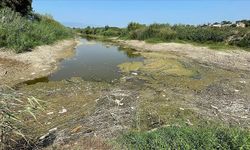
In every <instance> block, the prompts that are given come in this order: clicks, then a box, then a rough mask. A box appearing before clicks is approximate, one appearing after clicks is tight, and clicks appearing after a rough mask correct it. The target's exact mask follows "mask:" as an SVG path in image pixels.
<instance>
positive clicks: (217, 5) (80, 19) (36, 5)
mask: <svg viewBox="0 0 250 150" xmlns="http://www.w3.org/2000/svg"><path fill="white" fill-rule="evenodd" d="M33 9H34V11H35V12H38V13H42V14H50V15H52V16H53V17H54V18H55V19H56V20H58V21H60V22H61V23H63V24H64V25H67V26H77V27H81V26H87V25H90V26H105V25H110V26H119V27H125V26H126V25H127V24H128V23H129V22H131V21H135V22H140V23H144V24H150V23H156V22H157V23H171V24H176V23H184V24H202V23H208V22H215V21H222V20H230V21H235V20H240V19H250V0H33Z"/></svg>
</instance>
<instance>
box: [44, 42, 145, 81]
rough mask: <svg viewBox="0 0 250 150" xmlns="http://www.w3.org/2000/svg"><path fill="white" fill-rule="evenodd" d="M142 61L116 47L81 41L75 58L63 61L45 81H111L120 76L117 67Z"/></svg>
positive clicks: (138, 57) (140, 58)
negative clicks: (76, 79)
mask: <svg viewBox="0 0 250 150" xmlns="http://www.w3.org/2000/svg"><path fill="white" fill-rule="evenodd" d="M142 60H143V58H142V57H140V56H138V55H135V54H132V53H130V51H128V50H124V49H122V48H119V47H117V46H111V45H107V44H105V43H101V42H97V41H88V40H86V39H82V40H81V45H79V46H78V47H77V48H76V54H75V56H74V57H73V58H71V59H66V60H63V61H62V62H61V64H60V69H59V70H58V71H57V72H55V73H53V74H51V75H50V76H49V77H48V80H47V81H59V80H63V79H69V78H71V77H82V79H84V80H88V81H90V80H91V81H92V80H94V81H112V80H114V79H118V78H119V76H120V72H119V68H118V67H117V65H119V64H121V63H124V62H133V61H142ZM44 81H46V79H44Z"/></svg>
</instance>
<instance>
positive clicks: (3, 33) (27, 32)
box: [0, 8, 73, 53]
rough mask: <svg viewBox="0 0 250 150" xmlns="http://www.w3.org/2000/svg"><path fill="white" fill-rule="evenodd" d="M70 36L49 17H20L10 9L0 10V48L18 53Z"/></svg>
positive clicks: (69, 32)
mask: <svg viewBox="0 0 250 150" xmlns="http://www.w3.org/2000/svg"><path fill="white" fill-rule="evenodd" d="M72 35H73V34H72V31H71V30H70V29H68V28H66V27H64V26H63V25H61V24H60V23H58V22H56V21H55V20H53V19H52V18H51V17H49V16H43V15H38V14H32V15H29V16H22V15H21V14H19V13H18V12H14V11H12V10H11V9H10V8H2V9H0V47H4V48H7V49H12V50H14V51H15V52H17V53H20V52H24V51H30V50H31V49H32V48H34V47H35V46H39V45H44V44H51V43H53V42H55V41H57V40H61V39H65V38H69V37H71V36H72Z"/></svg>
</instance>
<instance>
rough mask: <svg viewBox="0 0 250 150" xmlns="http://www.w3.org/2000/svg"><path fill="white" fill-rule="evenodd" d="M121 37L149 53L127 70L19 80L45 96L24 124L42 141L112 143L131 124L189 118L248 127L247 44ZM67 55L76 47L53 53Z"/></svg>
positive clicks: (142, 126) (147, 126)
mask: <svg viewBox="0 0 250 150" xmlns="http://www.w3.org/2000/svg"><path fill="white" fill-rule="evenodd" d="M119 44H120V45H123V46H125V47H132V48H133V49H136V50H137V51H135V53H140V55H142V56H143V57H144V58H145V59H144V61H143V62H128V63H124V64H120V65H119V67H120V69H121V71H122V74H123V75H122V77H121V78H120V79H119V80H116V81H114V82H112V83H106V82H92V81H84V80H82V79H81V78H72V79H68V80H63V81H57V82H48V83H37V84H34V85H20V86H19V87H18V92H19V93H22V94H24V95H32V96H34V97H36V98H38V99H41V100H43V101H45V104H44V109H45V110H44V112H42V113H39V114H38V116H37V120H32V119H29V118H27V120H28V121H27V122H26V124H27V128H28V129H29V130H27V131H25V132H26V133H27V134H28V135H30V137H32V138H33V139H38V140H36V143H37V144H38V145H39V146H48V145H50V144H52V146H50V147H48V148H47V149H53V148H58V149H69V148H72V149H74V148H75V149H77V148H79V147H81V148H85V149H90V148H96V149H110V145H112V144H110V143H109V142H110V140H113V139H115V138H116V137H118V136H119V135H121V134H123V133H125V132H128V131H131V130H136V131H148V130H154V129H156V128H159V127H163V126H169V125H173V124H176V125H182V124H183V123H184V124H187V125H189V126H193V125H198V124H199V123H201V122H203V123H204V122H207V121H211V122H217V123H222V124H225V125H229V126H230V125H233V126H240V127H245V128H249V127H250V94H249V93H250V84H249V83H250V73H249V71H250V70H249V69H250V68H249V58H250V54H249V53H248V52H243V51H227V52H222V51H214V50H209V49H208V48H200V47H194V46H191V45H182V44H174V43H170V44H166V43H165V44H163V43H162V44H146V43H144V42H140V41H119ZM69 45H71V44H69ZM70 47H71V46H70ZM65 50H66V49H65ZM69 52H72V51H71V50H69ZM21 55H22V54H21ZM23 55H25V54H23ZM44 56H45V55H44ZM64 56H70V55H60V57H58V56H57V55H52V56H51V57H53V59H52V58H51V59H52V60H55V61H56V60H58V59H59V58H62V57H64ZM16 57H17V56H16ZM4 58H6V57H4ZM0 60H1V59H0ZM229 61H230V64H229ZM0 62H1V61H0ZM24 62H25V61H24ZM37 63H38V64H39V61H38V62H37ZM18 65H22V64H21V63H18ZM55 65H56V63H55ZM53 66H54V65H53ZM10 67H11V65H10ZM17 68H18V67H17ZM19 69H20V68H19ZM20 74H22V73H20ZM29 75H30V74H28V75H26V74H23V76H28V77H29ZM5 76H6V77H7V76H8V73H7V75H5ZM2 78H3V77H2ZM9 80H10V77H9ZM62 145H63V146H62ZM79 145H80V146H79ZM96 146H97V147H96ZM112 146H113V145H112ZM114 149H115V148H114ZM117 149H119V148H117Z"/></svg>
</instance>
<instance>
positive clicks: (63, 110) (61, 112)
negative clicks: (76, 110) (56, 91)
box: [58, 108, 67, 114]
mask: <svg viewBox="0 0 250 150" xmlns="http://www.w3.org/2000/svg"><path fill="white" fill-rule="evenodd" d="M66 112H67V109H65V108H63V109H62V110H61V111H59V112H58V113H59V114H64V113H66Z"/></svg>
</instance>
